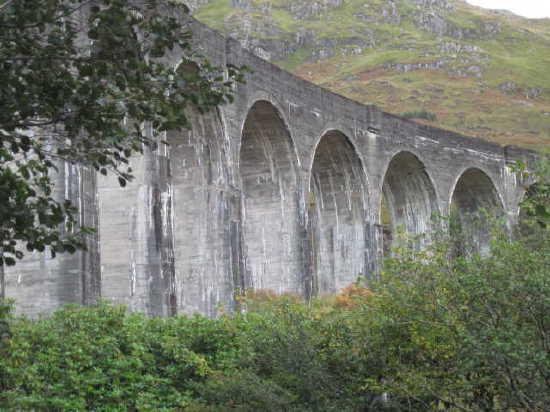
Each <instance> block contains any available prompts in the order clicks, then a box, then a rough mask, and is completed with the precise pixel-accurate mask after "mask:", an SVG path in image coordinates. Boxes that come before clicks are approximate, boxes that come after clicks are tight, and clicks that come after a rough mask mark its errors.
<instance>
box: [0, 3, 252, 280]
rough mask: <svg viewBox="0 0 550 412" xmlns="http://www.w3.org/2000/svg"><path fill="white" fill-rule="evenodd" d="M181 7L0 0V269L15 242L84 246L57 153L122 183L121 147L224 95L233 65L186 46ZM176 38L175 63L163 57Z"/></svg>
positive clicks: (132, 147) (11, 258)
mask: <svg viewBox="0 0 550 412" xmlns="http://www.w3.org/2000/svg"><path fill="white" fill-rule="evenodd" d="M187 12H188V9H187V8H186V7H185V6H184V5H182V4H177V3H175V2H171V1H166V0H165V1H162V0H0V84H2V87H1V88H0V107H1V110H0V271H1V270H2V267H3V265H8V266H9V265H14V264H15V263H16V259H21V258H22V257H23V254H24V253H23V252H24V251H25V250H27V251H34V250H38V251H44V250H45V248H46V247H49V250H50V253H51V254H52V256H55V254H56V253H59V252H71V253H72V252H74V251H76V250H77V249H82V248H85V242H84V235H85V234H86V233H87V232H89V231H90V230H91V229H89V228H82V227H80V228H79V227H77V225H76V219H75V216H76V214H77V213H78V211H77V210H76V209H75V207H74V206H73V205H71V204H70V202H69V201H66V200H65V201H62V200H60V199H56V198H55V197H54V196H53V195H52V189H53V177H52V176H54V174H55V172H56V169H57V167H58V165H59V164H62V162H71V163H78V164H83V165H86V166H89V167H93V168H94V169H95V170H97V171H99V172H100V173H101V174H104V175H105V174H107V173H108V172H112V173H115V174H116V175H118V179H119V182H120V185H121V186H124V185H125V184H126V182H127V181H128V180H130V179H131V178H132V170H131V168H130V167H129V158H130V157H131V156H133V155H135V154H138V153H142V152H143V150H144V148H146V147H149V148H153V149H154V148H155V147H156V145H157V144H159V142H161V140H160V136H161V135H162V132H164V131H166V130H177V129H181V128H185V127H187V126H189V123H188V119H187V118H186V116H185V109H186V108H188V107H189V106H194V107H195V108H196V109H198V110H199V111H200V112H204V111H206V110H208V109H209V108H212V107H214V106H216V105H219V104H222V103H225V102H228V101H230V100H231V97H232V96H231V90H232V86H233V84H234V82H235V81H240V80H241V79H242V71H241V70H239V69H237V68H235V67H232V66H228V67H226V68H225V70H224V69H222V68H217V67H214V66H212V65H211V64H210V63H209V62H208V61H207V60H206V59H205V58H203V57H202V56H200V55H199V54H197V53H196V52H195V50H194V49H193V46H192V43H191V33H190V32H189V31H188V30H187V29H186V28H185V27H182V24H181V19H180V17H182V16H183V15H184V14H186V13H187ZM176 49H179V50H180V51H181V54H182V56H183V62H182V64H181V65H180V69H179V70H177V69H176V68H174V67H171V66H169V65H168V64H166V59H165V57H166V56H167V55H168V53H170V52H171V51H172V50H176ZM145 125H149V126H151V127H147V128H146V127H145ZM146 130H152V132H151V131H148V132H146Z"/></svg>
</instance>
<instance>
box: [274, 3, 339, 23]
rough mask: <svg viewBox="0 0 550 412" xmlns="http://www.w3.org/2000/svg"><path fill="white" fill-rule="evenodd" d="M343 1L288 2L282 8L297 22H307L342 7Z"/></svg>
mask: <svg viewBox="0 0 550 412" xmlns="http://www.w3.org/2000/svg"><path fill="white" fill-rule="evenodd" d="M343 3H344V0H316V1H308V2H300V1H296V0H290V1H289V2H288V3H287V4H286V5H285V6H283V8H285V9H287V10H288V11H290V13H291V14H292V15H293V16H294V17H295V18H296V19H298V20H308V19H312V18H316V17H319V16H320V15H322V14H324V13H326V12H327V11H328V10H330V9H334V8H337V7H340V6H342V4H343Z"/></svg>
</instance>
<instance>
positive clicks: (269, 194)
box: [239, 100, 303, 294]
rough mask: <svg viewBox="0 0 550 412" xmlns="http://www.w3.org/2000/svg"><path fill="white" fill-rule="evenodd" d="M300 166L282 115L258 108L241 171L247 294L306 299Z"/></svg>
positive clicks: (245, 139) (250, 120) (248, 128)
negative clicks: (266, 292) (261, 291)
mask: <svg viewBox="0 0 550 412" xmlns="http://www.w3.org/2000/svg"><path fill="white" fill-rule="evenodd" d="M296 163H297V162H296V155H295V153H294V147H293V144H292V140H291V136H290V133H289V131H288V129H287V127H286V125H285V122H284V121H283V119H282V118H281V116H280V114H279V112H278V110H277V109H276V108H275V107H274V106H273V105H272V104H271V103H269V102H267V101H263V100H262V101H258V102H256V103H255V104H254V105H253V106H252V107H251V109H250V111H249V113H248V115H247V118H246V121H245V123H244V127H243V132H242V140H241V150H240V165H239V166H240V178H241V184H242V194H241V203H242V204H241V225H242V228H241V232H242V254H243V256H242V260H243V269H244V273H243V274H242V278H243V279H242V280H243V282H244V287H245V288H250V289H256V290H259V289H265V290H271V291H273V292H275V293H283V292H291V293H297V294H303V285H302V281H301V275H302V272H303V263H302V251H301V245H302V241H301V233H303V231H300V224H299V207H298V175H297V171H296Z"/></svg>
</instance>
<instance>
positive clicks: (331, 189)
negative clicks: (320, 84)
mask: <svg viewBox="0 0 550 412" xmlns="http://www.w3.org/2000/svg"><path fill="white" fill-rule="evenodd" d="M367 197H368V189H367V184H366V181H365V175H364V172H363V166H362V164H361V160H360V159H359V156H358V155H357V153H356V151H355V148H354V147H353V146H352V144H351V143H350V141H349V140H348V138H347V137H346V136H345V135H343V134H342V133H340V132H337V131H330V132H328V133H326V134H325V135H324V136H323V137H322V138H321V141H320V142H319V145H318V146H317V149H316V151H315V157H314V160H313V166H312V170H311V177H310V195H309V205H308V209H309V210H308V211H309V236H310V247H311V251H312V256H311V258H312V268H313V276H314V277H313V282H312V283H313V284H312V291H311V293H312V294H313V295H315V294H323V293H334V292H337V291H339V290H340V289H341V288H343V287H345V286H348V285H349V284H351V283H353V282H355V281H357V279H358V278H359V277H361V276H366V275H367V273H366V272H367V270H368V266H367V265H368V263H369V262H368V260H369V256H368V250H367V236H368V232H367V213H366V209H367V207H366V205H367Z"/></svg>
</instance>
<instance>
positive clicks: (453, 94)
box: [196, 0, 550, 151]
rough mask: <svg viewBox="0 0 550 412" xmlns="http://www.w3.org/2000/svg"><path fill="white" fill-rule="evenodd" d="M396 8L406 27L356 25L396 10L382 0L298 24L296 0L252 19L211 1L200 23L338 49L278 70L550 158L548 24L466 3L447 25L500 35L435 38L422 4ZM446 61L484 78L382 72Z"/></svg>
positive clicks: (360, 1)
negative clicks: (250, 22)
mask: <svg viewBox="0 0 550 412" xmlns="http://www.w3.org/2000/svg"><path fill="white" fill-rule="evenodd" d="M306 1H309V0H303V2H304V3H305V2H306ZM395 3H396V5H397V7H398V10H399V13H400V15H401V16H402V20H401V22H400V24H388V23H387V22H382V21H381V22H379V23H376V24H374V23H368V22H366V21H365V20H362V19H360V18H358V17H357V14H358V13H363V14H368V15H371V16H378V17H380V16H382V10H383V9H384V8H386V9H389V8H388V3H387V2H386V1H384V0H348V1H345V2H344V3H343V5H342V6H340V7H335V8H330V9H329V10H328V11H327V12H326V13H324V14H321V15H320V16H318V17H316V18H310V19H307V20H298V19H297V18H296V17H295V16H293V15H292V13H291V12H290V7H289V6H290V5H291V3H290V1H289V0H254V1H253V8H252V10H240V9H235V8H233V7H232V6H231V0H212V1H211V2H210V3H209V4H207V5H206V6H203V7H201V8H200V9H199V10H198V12H197V13H196V17H197V18H199V20H202V21H204V22H205V23H207V24H209V25H211V26H213V27H214V28H217V29H223V28H224V21H225V20H226V19H227V18H228V17H230V16H232V15H234V14H241V13H247V14H248V15H250V16H251V17H252V18H253V19H259V21H260V22H261V21H267V22H269V24H274V25H275V26H276V27H277V29H278V30H279V32H280V36H281V40H282V39H285V40H288V39H292V38H293V37H294V36H296V34H297V33H299V32H303V31H306V30H307V31H311V32H313V33H314V35H315V37H316V38H317V39H323V38H326V39H332V40H337V41H338V42H339V44H341V45H340V46H337V47H336V48H335V50H333V51H334V56H333V57H332V58H330V59H327V60H323V61H321V62H314V61H312V58H311V56H312V53H313V51H314V50H315V49H316V48H318V47H319V46H318V45H316V44H311V45H307V46H306V47H302V48H300V49H298V50H297V51H296V52H295V53H293V54H292V55H291V56H289V57H288V58H287V59H286V60H280V61H276V63H277V64H279V65H280V66H282V67H283V68H285V69H286V70H290V71H292V72H294V73H296V74H297V75H299V76H301V77H303V78H305V79H307V80H309V81H312V82H314V83H316V84H320V85H322V86H323V87H327V88H329V89H331V90H333V91H335V92H337V93H340V94H343V95H345V96H346V97H349V98H352V99H354V100H358V101H360V102H363V103H372V104H377V105H379V106H381V107H382V108H383V109H384V110H386V111H389V112H393V113H403V112H410V111H415V110H425V111H427V112H430V113H434V115H435V116H436V118H437V120H435V119H433V120H432V122H436V123H437V125H439V126H441V127H445V128H449V129H452V130H455V131H458V132H461V133H465V134H468V135H477V136H479V137H483V138H488V139H492V140H495V141H497V142H500V143H503V144H510V143H516V144H519V145H522V146H526V147H530V148H534V149H541V148H542V149H543V150H545V151H547V150H548V149H547V147H548V146H549V143H550V116H546V115H544V113H550V76H549V75H548V67H550V20H548V19H546V20H527V19H524V18H521V17H518V16H513V15H507V14H502V13H499V12H491V11H487V10H484V9H479V8H475V7H472V6H469V5H467V4H465V3H461V2H458V3H457V4H456V9H455V12H453V13H443V14H442V16H443V17H444V18H445V19H446V20H447V21H448V22H449V24H452V25H455V26H458V27H461V28H463V29H476V30H478V31H483V30H482V28H483V26H484V24H485V23H486V22H488V21H490V22H498V23H499V24H500V32H499V33H498V34H495V35H490V36H489V35H485V36H482V37H481V38H479V39H475V40H458V39H451V38H437V37H436V36H434V35H433V34H431V33H429V32H427V31H425V30H422V29H419V27H418V26H417V23H416V21H417V13H418V8H417V7H416V5H414V4H412V3H410V2H409V1H406V0H396V1H395ZM266 4H270V8H269V9H268V10H269V11H266V9H265V8H261V7H262V6H265V5H266ZM365 5H367V6H368V7H364V6H365ZM260 26H261V25H260ZM255 35H258V36H263V37H265V34H264V35H262V34H261V33H256V34H255ZM371 36H374V39H375V47H373V48H368V47H367V48H365V51H364V53H363V54H362V55H346V53H345V50H346V49H347V48H349V47H351V46H354V45H355V44H351V43H354V42H351V41H350V42H349V43H350V44H347V43H346V42H345V39H347V38H354V37H359V38H363V39H364V43H366V44H369V43H370V37H371ZM442 41H447V42H453V43H458V44H464V45H475V46H478V47H479V48H481V51H480V52H476V53H475V54H476V55H477V54H481V55H482V56H483V59H482V61H480V62H476V61H475V59H476V58H477V56H472V55H469V54H468V53H466V52H462V53H461V54H460V55H458V56H454V55H452V54H445V53H442V52H441V51H440V43H441V42H442ZM319 44H321V43H320V42H319ZM442 58H445V59H449V61H450V62H449V63H448V67H447V69H446V70H457V69H462V70H467V69H468V68H469V67H470V66H471V65H479V66H481V67H482V68H483V73H482V76H481V77H476V76H474V75H472V76H469V77H456V76H451V75H450V74H449V73H451V72H447V71H446V70H416V71H412V72H408V73H400V72H397V71H392V70H387V69H384V67H385V65H387V64H389V63H421V62H434V61H437V60H439V59H442ZM508 81H513V82H515V83H516V84H517V87H518V88H519V90H518V92H517V93H515V94H512V95H508V94H505V93H503V92H502V91H501V90H500V89H499V85H500V84H501V83H503V82H508ZM534 88H537V89H541V90H542V95H541V96H539V97H538V98H537V99H535V100H529V101H527V100H526V98H525V91H526V90H528V89H534Z"/></svg>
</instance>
